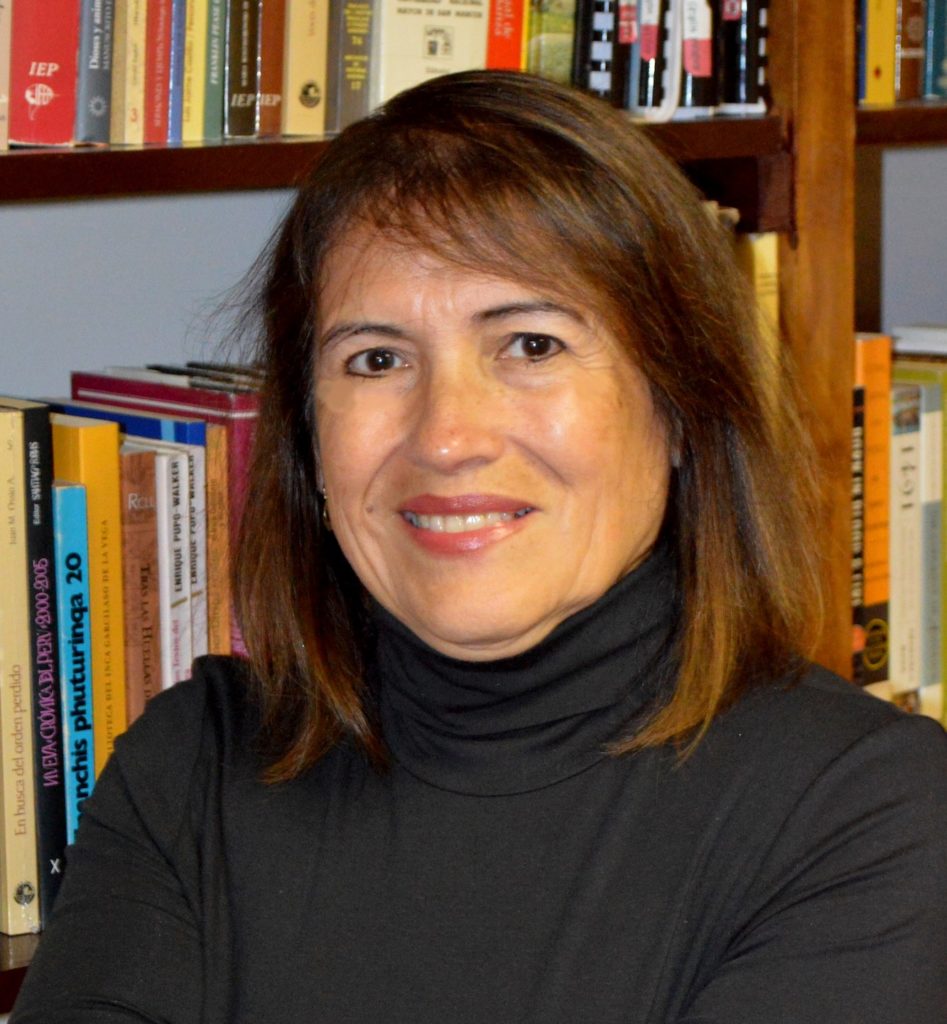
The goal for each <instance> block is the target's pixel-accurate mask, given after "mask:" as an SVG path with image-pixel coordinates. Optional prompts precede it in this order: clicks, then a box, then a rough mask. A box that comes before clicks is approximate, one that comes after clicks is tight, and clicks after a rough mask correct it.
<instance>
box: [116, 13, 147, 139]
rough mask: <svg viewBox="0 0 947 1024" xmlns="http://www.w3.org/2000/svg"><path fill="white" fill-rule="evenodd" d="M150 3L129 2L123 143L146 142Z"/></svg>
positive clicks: (126, 33)
mask: <svg viewBox="0 0 947 1024" xmlns="http://www.w3.org/2000/svg"><path fill="white" fill-rule="evenodd" d="M148 5H149V2H148V0H128V11H127V15H126V23H125V51H126V52H125V117H124V121H123V127H122V132H123V136H122V141H123V142H125V143H128V144H130V145H141V144H142V143H143V142H144V141H145V77H146V75H145V55H146V53H147V45H148V39H147V30H148Z"/></svg>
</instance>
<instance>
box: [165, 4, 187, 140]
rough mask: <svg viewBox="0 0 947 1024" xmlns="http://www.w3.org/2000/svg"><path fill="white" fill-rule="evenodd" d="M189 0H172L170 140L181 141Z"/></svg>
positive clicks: (169, 93)
mask: <svg viewBox="0 0 947 1024" xmlns="http://www.w3.org/2000/svg"><path fill="white" fill-rule="evenodd" d="M187 6H188V0H171V49H170V51H169V53H168V135H167V141H168V142H180V141H181V140H182V137H183V135H182V132H183V118H184V44H185V37H186V33H187Z"/></svg>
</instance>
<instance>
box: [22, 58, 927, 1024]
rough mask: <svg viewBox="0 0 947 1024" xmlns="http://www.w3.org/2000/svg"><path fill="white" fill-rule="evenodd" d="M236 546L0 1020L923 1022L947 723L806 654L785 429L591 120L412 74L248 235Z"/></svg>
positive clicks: (742, 340) (548, 88)
mask: <svg viewBox="0 0 947 1024" xmlns="http://www.w3.org/2000/svg"><path fill="white" fill-rule="evenodd" d="M267 267H268V270H267V277H266V282H265V288H264V292H263V301H262V312H263V315H264V323H265V327H266V330H265V339H264V342H263V347H262V351H261V357H262V361H263V363H264V365H265V367H266V385H265V389H264V394H263V406H262V415H261V421H260V423H261V426H260V433H259V438H258V450H257V458H256V461H255V465H254V469H253V479H252V487H251V495H252V498H251V501H250V503H249V508H248V511H247V513H246V518H245V521H244V524H243V525H244V529H243V541H242V545H241V550H240V557H239V562H238V570H237V588H238V597H239V606H240V618H241V623H242V626H243V629H244V633H245V638H246V643H247V647H248V650H249V653H250V658H249V666H247V667H244V666H241V665H240V664H238V663H236V662H230V661H227V660H223V659H207V660H204V661H201V662H199V663H198V664H197V665H196V667H195V678H194V679H193V680H192V681H191V682H190V683H187V684H184V685H182V686H179V687H177V688H175V689H174V690H172V691H170V692H168V693H167V694H163V695H162V696H161V697H160V698H158V699H156V700H155V701H154V702H153V704H152V705H151V707H150V708H149V711H148V713H147V714H146V715H145V716H144V718H143V719H142V720H141V721H140V722H139V723H137V724H136V726H135V727H134V728H133V729H132V730H131V731H130V733H129V734H128V735H126V736H125V737H124V738H122V739H121V740H120V741H119V744H118V745H117V748H116V753H115V755H114V757H113V759H112V761H111V763H110V765H109V767H108V768H107V770H106V772H105V773H104V774H103V777H102V779H101V780H100V782H99V784H98V786H97V789H96V791H95V794H94V795H93V797H92V798H91V799H90V800H89V801H88V803H87V804H86V811H85V817H84V822H83V827H82V830H81V833H80V837H79V841H78V843H77V845H76V847H75V848H74V849H73V850H72V856H71V858H70V863H69V866H68V871H67V875H66V879H65V883H64V888H63V890H62V895H61V897H60V901H59V903H58V905H57V907H56V910H55V914H54V918H53V921H52V923H51V925H50V928H49V930H48V933H47V934H46V935H45V936H44V938H43V941H42V943H41V946H40V950H39V954H38V956H37V959H36V961H35V963H34V966H33V968H32V969H31V972H30V975H29V977H28V979H27V982H26V984H25V987H24V990H23V993H22V996H21V1000H20V1004H19V1009H18V1012H17V1013H16V1014H15V1015H14V1020H15V1021H17V1024H27V1022H33V1021H39V1020H42V1021H44V1022H45V1024H49V1022H55V1021H67V1020H68V1021H126V1020H127V1021H133V1020H139V1021H141V1020H161V1021H171V1022H181V1024H184V1022H198V1021H201V1022H215V1024H217V1022H219V1024H225V1022H226V1024H237V1022H244V1021H246V1022H250V1021H252V1022H253V1024H264V1022H269V1021H273V1022H279V1024H294V1022H297V1021H300V1022H301V1021H306V1022H324V1021H325V1022H329V1021H331V1022H333V1024H338V1022H342V1021H351V1022H357V1024H365V1022H374V1021H382V1020H385V1021H398V1022H411V1024H419V1022H438V1024H442V1022H451V1024H458V1022H471V1024H474V1022H476V1024H483V1022H486V1021H491V1022H492V1021H496V1022H525V1021H529V1022H542V1024H552V1022H557V1021H568V1022H570V1024H573V1022H576V1021H588V1022H594V1024H610V1022H619V1021H621V1022H635V1024H644V1022H654V1024H658V1022H676V1024H685V1022H686V1024H698V1022H700V1024H705V1022H720V1024H735V1022H760V1024H763V1022H765V1024H774V1022H778V1021H787V1022H788V1021H792V1022H794V1024H798V1022H808V1021H812V1022H816V1021H818V1022H820V1024H828V1022H840V1021H858V1022H859V1024H871V1022H877V1024H882V1022H884V1024H890V1022H892V1021H910V1022H911V1024H935V1022H939V1021H942V1020H943V1011H944V1008H945V1005H947V1004H945V1000H947V957H945V955H944V954H945V950H947V945H945V929H947V914H945V912H944V911H945V906H944V890H945V882H947V843H945V839H944V834H945V830H944V828H943V822H944V812H945V809H947V786H945V778H947V773H945V771H944V768H945V756H947V755H945V739H944V734H943V732H942V730H940V728H939V727H938V726H937V725H936V724H934V723H933V722H930V721H927V720H921V719H918V718H911V717H908V716H906V715H903V714H901V713H900V712H899V711H897V710H895V709H893V708H891V707H889V706H888V705H885V704H882V703H881V702H879V701H876V700H874V699H872V698H870V697H867V696H865V695H862V694H860V693H858V692H856V691H855V690H854V689H853V688H852V687H850V686H848V684H846V683H843V682H841V681H839V680H837V679H835V678H834V677H832V676H830V675H829V674H828V673H827V672H825V671H823V670H820V669H818V668H814V667H810V666H808V665H807V664H806V663H805V662H804V661H803V660H802V658H801V654H802V651H803V649H804V648H803V640H804V637H805V636H806V634H807V632H809V633H811V631H812V628H813V620H814V619H815V618H816V615H815V611H816V609H817V601H816V598H815V597H814V593H815V586H814V583H813V579H814V575H815V574H814V571H813V568H812V566H811V564H810V558H809V556H808V554H807V552H808V550H809V544H808V543H807V540H806V537H807V528H806V519H805V514H806V512H805V510H806V499H805V494H806V490H807V485H806V479H805V471H804V466H805V453H804V451H801V450H800V448H799V447H798V437H799V436H800V435H799V433H798V427H797V423H796V420H795V419H794V415H793V413H792V402H791V401H790V399H789V398H788V397H787V395H786V394H785V386H784V384H783V383H782V381H783V380H784V378H783V377H781V376H780V374H779V373H778V371H777V368H776V367H774V366H772V365H770V361H769V360H768V358H767V355H766V349H765V347H764V346H762V345H761V344H760V342H759V339H758V338H757V333H756V328H755V326H754V315H753V312H752V307H751V304H750V302H749V301H748V297H747V295H746V293H745V290H744V288H743V287H742V286H739V285H738V284H737V280H738V279H737V275H736V272H735V270H734V268H733V265H732V262H731V259H730V256H729V255H728V246H727V242H726V240H725V238H724V237H723V236H722V235H721V233H720V231H719V230H718V229H717V227H716V226H715V225H714V223H713V222H712V221H711V219H710V218H709V217H707V216H706V214H705V212H704V211H703V210H702V209H701V207H700V204H699V202H698V200H697V198H696V197H695V195H694V194H693V191H692V189H691V188H690V187H689V186H688V185H687V183H686V182H685V181H684V180H683V179H682V178H681V176H680V174H679V173H678V172H677V171H676V170H675V169H674V168H673V167H672V166H671V165H669V164H668V162H667V161H665V160H663V159H662V158H661V157H660V156H659V155H658V154H657V153H656V152H655V150H654V149H652V148H651V146H650V145H648V144H647V143H646V142H645V141H644V140H643V139H642V138H641V137H640V136H639V135H638V134H637V133H636V132H634V131H632V130H631V129H630V128H629V126H628V125H627V124H626V122H625V121H624V120H623V119H622V118H621V116H620V115H618V114H616V113H614V112H612V111H609V110H607V109H606V108H604V107H603V106H601V105H599V104H598V103H597V102H596V101H593V100H589V99H587V98H584V97H582V96H580V95H578V94H575V93H572V92H568V91H566V90H562V89H560V88H558V87H555V86H553V85H550V84H548V83H544V82H541V81H537V80H533V79H530V78H527V77H523V76H517V75H505V74H490V73H474V74H464V75H459V76H454V77H450V78H445V79H440V80H436V81H433V82H430V83H427V84H425V85H423V86H420V87H418V88H416V89H414V90H411V91H410V92H408V93H405V94H402V95H401V96H399V97H397V98H395V99H394V100H392V101H391V102H390V103H389V104H388V105H387V106H386V108H385V109H384V110H383V111H381V112H380V113H378V114H376V115H375V116H374V117H372V118H370V119H368V120H367V121H365V122H362V123H360V124H357V125H354V126H353V127H352V128H350V129H348V130H347V131H346V132H345V133H344V134H343V135H342V136H341V137H340V138H339V139H338V140H337V141H336V142H335V143H334V144H333V145H332V146H331V147H330V148H329V150H328V152H327V153H326V155H325V156H324V158H323V159H322V160H321V161H320V163H319V164H318V165H317V166H316V167H315V168H314V169H313V171H312V173H311V174H310V176H309V178H308V179H307V180H306V181H305V182H304V183H303V185H302V187H301V188H300V191H299V195H298V198H297V200H296V202H295V205H294V206H293V208H292V210H291V211H290V212H289V214H288V216H287V218H286V221H285V223H284V225H283V228H282V230H281V232H280V234H279V236H278V238H277V240H276V242H275V245H274V247H273V250H272V252H271V254H270V255H269V257H268V263H267Z"/></svg>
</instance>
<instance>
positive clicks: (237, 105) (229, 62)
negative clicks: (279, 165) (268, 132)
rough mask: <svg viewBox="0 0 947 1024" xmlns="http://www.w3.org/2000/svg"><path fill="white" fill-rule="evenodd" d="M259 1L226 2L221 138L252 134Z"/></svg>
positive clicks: (255, 94)
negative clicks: (227, 4) (222, 134)
mask: <svg viewBox="0 0 947 1024" xmlns="http://www.w3.org/2000/svg"><path fill="white" fill-rule="evenodd" d="M259 14H260V7H259V0H230V3H229V7H228V10H227V42H226V48H225V50H224V53H225V64H224V135H225V136H226V137H228V138H235V137H240V136H244V137H246V136H254V135H256V128H257V122H256V112H257V103H256V98H257V87H258V84H259V74H258V68H257V58H258V52H259V38H260V36H259V31H260V17H259Z"/></svg>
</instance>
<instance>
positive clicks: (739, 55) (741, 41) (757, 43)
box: [718, 0, 769, 114]
mask: <svg viewBox="0 0 947 1024" xmlns="http://www.w3.org/2000/svg"><path fill="white" fill-rule="evenodd" d="M768 4H769V0H723V3H722V5H721V9H720V20H719V23H718V28H719V56H720V65H719V99H720V109H721V112H723V113H732V114H736V113H762V112H764V111H765V109H766V68H767V55H766V41H767V36H768V28H767V14H768Z"/></svg>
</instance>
